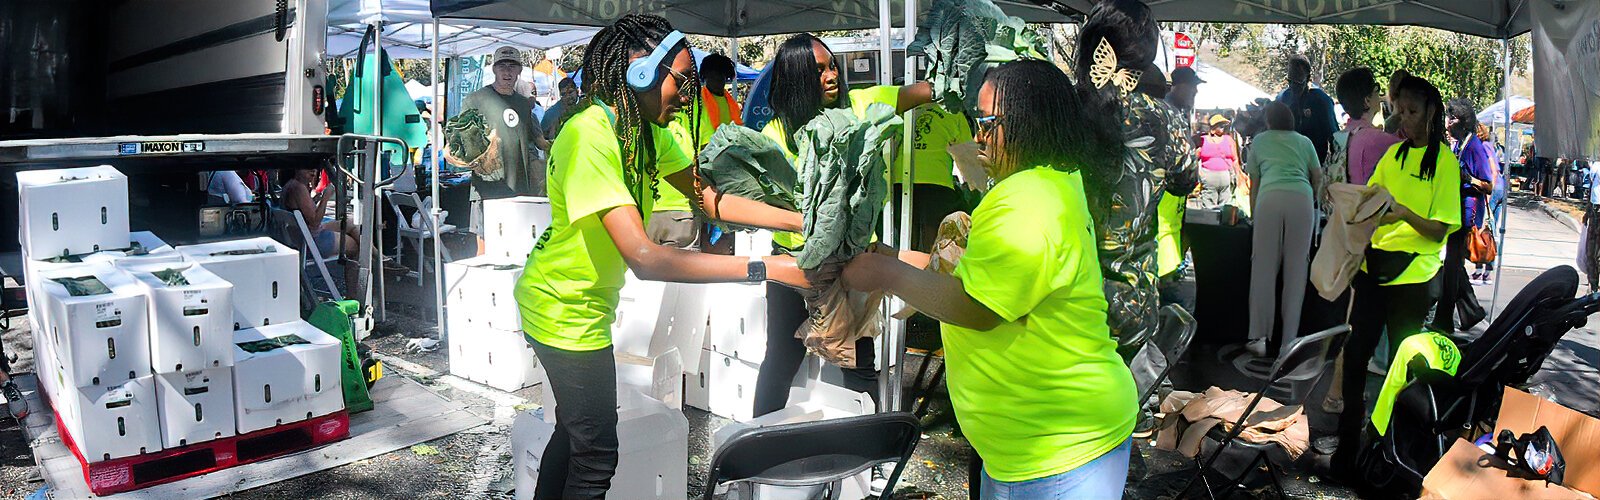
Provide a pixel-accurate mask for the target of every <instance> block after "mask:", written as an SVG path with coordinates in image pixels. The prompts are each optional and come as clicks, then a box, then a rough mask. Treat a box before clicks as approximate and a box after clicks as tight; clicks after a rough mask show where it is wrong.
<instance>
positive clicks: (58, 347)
mask: <svg viewBox="0 0 1600 500" xmlns="http://www.w3.org/2000/svg"><path fill="white" fill-rule="evenodd" d="M38 278H39V279H38V280H37V281H36V282H35V283H34V284H33V285H32V287H36V288H35V289H36V290H37V292H38V293H36V294H35V296H36V297H37V298H39V299H41V300H40V302H38V303H39V304H40V307H41V308H42V309H44V310H45V311H47V312H46V313H45V314H44V315H43V316H44V318H45V322H46V323H45V325H44V328H45V330H46V332H47V333H46V335H45V336H46V337H47V338H48V342H50V343H53V344H54V347H55V354H56V358H57V360H58V361H59V362H60V363H61V367H62V369H63V370H64V375H65V380H64V382H65V383H64V384H63V387H87V386H114V385H121V384H122V383H123V382H126V381H128V380H130V379H134V378H138V377H144V376H148V375H150V335H149V326H150V325H149V320H148V319H147V317H148V314H149V310H148V306H147V302H148V300H149V297H148V295H147V294H146V293H145V290H144V289H143V288H141V287H140V286H139V285H138V284H137V283H135V281H134V278H133V276H132V275H129V274H128V273H127V272H125V271H123V270H121V269H117V268H115V267H112V266H111V265H110V264H103V263H102V264H77V265H72V266H62V267H58V268H55V269H51V270H48V271H41V272H40V273H39V276H38ZM64 282H72V283H79V284H81V286H74V288H75V289H77V290H78V293H80V294H82V293H90V294H88V295H74V294H73V293H74V291H73V290H69V289H68V287H67V286H66V285H64V284H63V283H64ZM93 292H100V293H93Z"/></svg>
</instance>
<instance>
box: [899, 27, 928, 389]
mask: <svg viewBox="0 0 1600 500" xmlns="http://www.w3.org/2000/svg"><path fill="white" fill-rule="evenodd" d="M904 1H905V17H904V18H903V19H904V20H905V23H904V24H905V26H904V28H903V29H902V30H901V36H904V37H905V42H906V43H905V45H906V46H908V47H909V46H910V45H911V40H912V39H914V38H915V37H916V35H917V0H904ZM901 54H904V57H905V84H906V85H910V84H911V83H912V82H915V81H916V80H917V65H916V63H917V58H916V57H913V56H912V55H911V51H909V50H908V51H904V52H901ZM919 114H921V112H920V111H918V110H915V109H913V110H907V111H906V115H905V120H906V122H905V126H904V127H903V130H904V137H902V138H901V142H900V143H901V144H904V146H903V147H901V148H900V154H902V155H904V156H905V158H904V159H902V161H903V162H904V164H905V168H904V169H901V173H900V186H901V189H900V214H899V215H900V225H899V226H896V227H898V228H900V244H899V247H900V248H905V249H912V246H911V245H912V242H911V231H912V226H911V213H912V212H911V211H912V210H914V209H915V207H914V206H913V205H912V199H911V193H912V191H915V190H916V184H913V183H912V182H911V180H912V179H915V178H916V177H914V176H913V173H914V172H915V171H916V168H917V166H916V162H915V158H916V155H914V154H911V147H912V145H914V144H915V142H912V141H913V140H914V139H915V137H913V135H912V134H913V133H914V132H915V131H916V128H917V126H916V123H917V121H916V120H917V115H919ZM916 250H921V249H916ZM897 309H898V307H897ZM893 334H894V337H892V338H894V339H895V340H896V342H892V343H891V344H893V345H892V346H891V348H892V349H893V350H894V351H893V354H894V358H892V359H894V361H895V364H894V366H895V370H894V377H893V378H894V380H893V382H892V383H893V384H894V387H892V388H891V389H893V390H892V391H891V394H893V395H894V397H893V398H888V399H889V401H890V402H891V405H890V409H892V410H894V411H900V410H902V408H901V405H903V404H904V403H905V401H904V398H902V397H901V396H900V392H901V391H903V390H904V389H905V387H904V386H903V385H902V384H901V382H902V381H901V380H900V379H901V378H903V377H904V376H905V369H904V367H905V366H906V365H905V356H906V350H905V347H904V346H905V339H906V334H907V332H906V322H905V321H895V323H894V331H893ZM925 359H926V358H925ZM935 383H937V382H935Z"/></svg>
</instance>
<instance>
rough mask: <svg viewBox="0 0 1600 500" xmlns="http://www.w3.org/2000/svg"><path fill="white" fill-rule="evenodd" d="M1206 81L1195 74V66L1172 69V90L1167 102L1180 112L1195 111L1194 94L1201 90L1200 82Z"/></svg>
mask: <svg viewBox="0 0 1600 500" xmlns="http://www.w3.org/2000/svg"><path fill="white" fill-rule="evenodd" d="M1205 82H1206V81H1205V80H1201V79H1200V75H1197V74H1195V72H1194V68H1190V67H1183V68H1178V69H1175V70H1172V92H1170V93H1168V94H1167V104H1171V105H1172V107H1174V108H1177V109H1178V112H1180V113H1183V114H1185V115H1187V114H1189V113H1190V112H1192V111H1194V96H1195V94H1197V93H1199V92H1200V84H1202V83H1205Z"/></svg>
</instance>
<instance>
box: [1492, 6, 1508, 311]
mask: <svg viewBox="0 0 1600 500" xmlns="http://www.w3.org/2000/svg"><path fill="white" fill-rule="evenodd" d="M1500 54H1501V55H1502V57H1501V65H1502V66H1503V67H1504V69H1505V71H1504V72H1502V73H1501V75H1500V88H1501V91H1500V98H1501V101H1500V102H1501V103H1502V104H1504V106H1503V107H1504V108H1505V112H1506V113H1505V115H1506V116H1505V119H1504V120H1502V121H1501V127H1500V134H1501V137H1503V139H1501V140H1500V144H1501V145H1503V146H1506V147H1510V146H1511V43H1510V41H1509V40H1507V39H1506V38H1505V37H1501V38H1500ZM1506 152H1507V153H1509V152H1510V151H1509V150H1507V151H1506ZM1501 156H1502V158H1500V181H1501V185H1503V186H1505V187H1506V190H1507V191H1510V190H1511V175H1510V174H1509V173H1507V172H1506V164H1505V158H1503V156H1505V155H1504V154H1502V155H1501ZM1493 196H1494V195H1492V194H1491V195H1490V197H1491V198H1492V197H1493ZM1507 196H1510V193H1507ZM1494 222H1495V226H1498V227H1496V229H1498V231H1496V232H1498V233H1500V234H1498V235H1494V236H1497V237H1498V238H1497V239H1498V241H1496V245H1495V249H1496V250H1498V251H1497V252H1495V260H1496V261H1497V263H1498V265H1496V266H1494V291H1493V292H1490V295H1489V320H1490V321H1493V320H1494V313H1495V308H1496V307H1497V306H1499V305H1500V271H1502V270H1504V269H1505V267H1506V265H1505V264H1506V263H1505V254H1506V253H1505V252H1506V222H1507V221H1506V208H1505V204H1504V203H1501V205H1500V208H1498V209H1496V210H1495V211H1494Z"/></svg>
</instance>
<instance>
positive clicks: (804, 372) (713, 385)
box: [684, 351, 823, 422]
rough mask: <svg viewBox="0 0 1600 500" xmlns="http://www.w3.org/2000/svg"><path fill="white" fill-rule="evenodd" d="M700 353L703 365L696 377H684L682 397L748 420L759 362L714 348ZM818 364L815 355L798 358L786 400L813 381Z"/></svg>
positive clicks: (726, 415)
mask: <svg viewBox="0 0 1600 500" xmlns="http://www.w3.org/2000/svg"><path fill="white" fill-rule="evenodd" d="M703 356H704V358H703V359H704V361H703V362H704V363H705V366H704V367H703V368H702V369H701V373H700V377H686V378H685V380H684V382H685V388H684V393H685V401H687V402H689V404H690V406H694V403H700V402H702V401H703V402H704V404H705V406H704V407H700V406H696V407H697V408H701V409H703V410H706V411H708V412H711V414H713V415H717V416H719V417H723V418H727V419H731V420H735V421H739V422H744V421H747V420H750V418H751V417H752V416H753V415H752V414H753V413H754V410H755V402H756V399H755V393H756V380H757V378H758V377H759V376H760V374H761V365H760V364H757V363H751V362H748V361H742V360H740V359H739V358H735V357H733V356H730V355H727V354H723V353H719V352H715V351H703ZM822 364H823V363H822V360H821V359H820V358H818V357H816V356H806V357H805V359H804V360H803V361H801V363H800V367H799V369H797V370H795V374H794V377H793V378H792V379H790V380H789V390H790V393H791V394H790V401H794V394H793V391H794V390H796V389H797V388H806V387H811V386H813V385H814V384H816V382H815V380H816V379H817V377H818V373H819V372H820V370H821V369H822V368H821V367H822ZM691 394H692V396H691ZM702 397H703V398H704V399H701V398H702Z"/></svg>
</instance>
